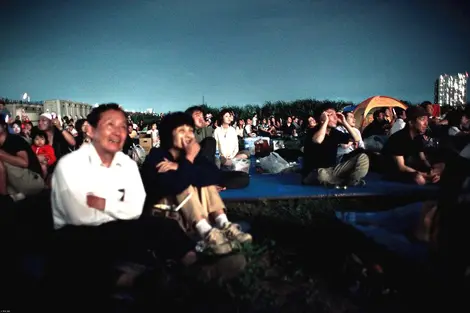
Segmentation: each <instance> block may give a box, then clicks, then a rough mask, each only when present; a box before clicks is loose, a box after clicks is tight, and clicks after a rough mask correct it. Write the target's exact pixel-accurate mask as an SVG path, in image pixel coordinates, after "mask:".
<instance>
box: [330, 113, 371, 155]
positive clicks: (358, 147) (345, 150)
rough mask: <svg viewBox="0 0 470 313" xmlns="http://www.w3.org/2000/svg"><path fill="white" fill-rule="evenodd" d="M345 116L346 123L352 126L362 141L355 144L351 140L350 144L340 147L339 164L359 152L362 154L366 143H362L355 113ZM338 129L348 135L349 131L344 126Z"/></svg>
mask: <svg viewBox="0 0 470 313" xmlns="http://www.w3.org/2000/svg"><path fill="white" fill-rule="evenodd" d="M344 116H345V117H346V121H347V122H348V124H349V125H350V126H351V129H352V130H354V131H355V132H356V134H357V136H359V138H360V140H359V141H358V142H353V141H352V140H351V141H350V142H348V143H346V144H340V145H339V146H338V153H337V157H338V163H340V162H342V161H346V160H347V159H348V158H349V157H352V156H354V155H355V154H357V153H358V152H359V151H360V152H363V151H364V142H363V141H362V137H361V132H360V131H359V129H357V128H356V118H355V117H354V113H353V112H346V113H345V114H344ZM336 129H337V130H339V131H340V132H342V133H345V134H347V133H348V130H347V129H346V127H344V125H340V126H338V127H336ZM354 151H356V152H355V153H353V154H351V153H352V152H354Z"/></svg>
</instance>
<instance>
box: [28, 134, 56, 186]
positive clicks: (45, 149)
mask: <svg viewBox="0 0 470 313" xmlns="http://www.w3.org/2000/svg"><path fill="white" fill-rule="evenodd" d="M33 136H34V138H33V144H32V145H31V148H32V149H33V151H34V153H35V154H36V156H37V157H38V160H39V163H40V164H41V169H42V177H43V178H44V179H46V178H47V173H48V168H49V167H50V166H52V165H53V164H54V163H55V162H56V161H57V158H56V157H55V153H54V148H52V146H51V145H50V144H49V139H47V134H46V133H45V132H43V131H42V130H37V131H36V132H35V133H34V134H33Z"/></svg>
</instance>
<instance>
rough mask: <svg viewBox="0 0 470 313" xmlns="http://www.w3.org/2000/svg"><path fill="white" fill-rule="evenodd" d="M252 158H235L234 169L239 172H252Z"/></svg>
mask: <svg viewBox="0 0 470 313" xmlns="http://www.w3.org/2000/svg"><path fill="white" fill-rule="evenodd" d="M250 164H251V160H249V159H233V160H232V171H238V172H245V173H247V174H248V173H249V172H250Z"/></svg>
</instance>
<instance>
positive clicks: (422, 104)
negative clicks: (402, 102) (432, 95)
mask: <svg viewBox="0 0 470 313" xmlns="http://www.w3.org/2000/svg"><path fill="white" fill-rule="evenodd" d="M428 105H432V103H431V102H429V101H423V102H422V103H421V106H422V107H423V108H425V109H426V107H427V106H428Z"/></svg>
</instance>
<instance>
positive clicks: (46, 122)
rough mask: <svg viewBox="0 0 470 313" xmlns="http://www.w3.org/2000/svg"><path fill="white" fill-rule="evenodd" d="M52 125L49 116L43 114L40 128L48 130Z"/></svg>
mask: <svg viewBox="0 0 470 313" xmlns="http://www.w3.org/2000/svg"><path fill="white" fill-rule="evenodd" d="M51 127H52V121H51V120H50V119H48V118H47V117H44V116H41V117H40V118H39V122H38V128H39V129H40V130H42V131H48V130H50V129H51Z"/></svg>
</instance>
